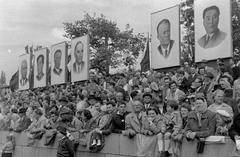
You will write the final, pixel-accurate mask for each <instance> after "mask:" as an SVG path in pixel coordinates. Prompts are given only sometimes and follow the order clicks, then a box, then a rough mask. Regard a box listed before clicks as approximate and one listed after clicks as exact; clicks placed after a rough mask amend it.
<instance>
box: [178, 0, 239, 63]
mask: <svg viewBox="0 0 240 157" xmlns="http://www.w3.org/2000/svg"><path fill="white" fill-rule="evenodd" d="M180 8H181V9H180V16H181V17H180V19H181V20H180V24H181V25H182V27H183V29H184V31H183V34H182V35H183V41H182V43H181V63H183V62H184V61H188V62H190V63H193V62H194V56H195V51H194V50H195V41H194V0H184V1H182V2H181V5H180ZM232 10H233V12H232V31H233V50H234V51H235V52H236V53H238V54H239V53H240V2H236V0H232Z"/></svg>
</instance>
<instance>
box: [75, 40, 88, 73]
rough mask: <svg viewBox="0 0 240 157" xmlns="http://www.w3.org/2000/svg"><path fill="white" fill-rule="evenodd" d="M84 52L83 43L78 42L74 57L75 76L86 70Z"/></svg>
mask: <svg viewBox="0 0 240 157" xmlns="http://www.w3.org/2000/svg"><path fill="white" fill-rule="evenodd" d="M83 50H84V45H83V43H82V42H81V41H78V42H77V43H76V45H75V48H74V57H75V60H76V61H75V62H74V63H73V72H74V73H75V74H80V73H81V72H82V71H83V69H84V66H85V62H84V61H83Z"/></svg>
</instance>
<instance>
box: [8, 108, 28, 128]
mask: <svg viewBox="0 0 240 157" xmlns="http://www.w3.org/2000/svg"><path fill="white" fill-rule="evenodd" d="M26 111H27V109H26V108H20V109H19V110H18V115H19V117H20V121H19V125H18V127H16V128H12V129H13V131H15V132H22V131H24V130H26V129H27V128H28V127H29V125H30V124H31V119H30V118H29V117H28V116H27V115H26Z"/></svg>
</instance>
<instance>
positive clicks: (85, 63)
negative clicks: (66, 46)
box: [71, 35, 89, 82]
mask: <svg viewBox="0 0 240 157" xmlns="http://www.w3.org/2000/svg"><path fill="white" fill-rule="evenodd" d="M71 56H72V57H71V61H72V63H71V65H72V66H71V67H72V68H71V78H72V80H71V81H72V82H77V81H84V80H87V79H88V78H89V36H88V35H85V36H82V37H79V38H75V39H73V40H72V41H71Z"/></svg>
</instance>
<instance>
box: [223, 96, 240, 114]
mask: <svg viewBox="0 0 240 157" xmlns="http://www.w3.org/2000/svg"><path fill="white" fill-rule="evenodd" d="M223 102H224V103H226V104H228V105H229V106H231V107H232V110H233V113H234V116H233V117H236V116H237V115H238V114H239V112H238V108H237V101H236V99H233V98H227V97H224V98H223Z"/></svg>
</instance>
